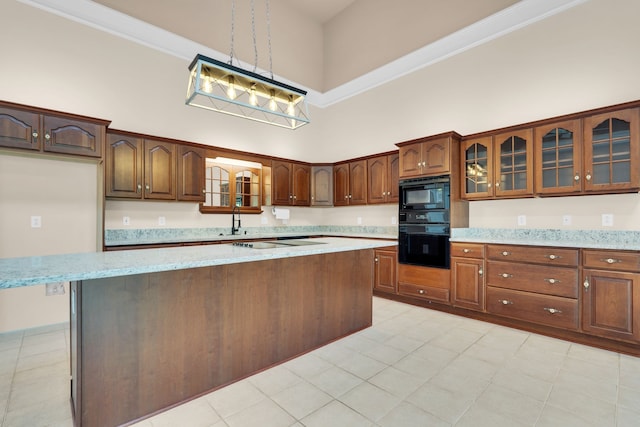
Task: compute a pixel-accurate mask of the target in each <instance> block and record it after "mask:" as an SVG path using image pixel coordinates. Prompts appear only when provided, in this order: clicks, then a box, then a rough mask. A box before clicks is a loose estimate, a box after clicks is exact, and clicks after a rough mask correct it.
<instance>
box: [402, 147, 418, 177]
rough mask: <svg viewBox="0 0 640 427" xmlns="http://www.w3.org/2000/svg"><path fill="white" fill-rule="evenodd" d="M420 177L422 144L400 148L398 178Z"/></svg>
mask: <svg viewBox="0 0 640 427" xmlns="http://www.w3.org/2000/svg"><path fill="white" fill-rule="evenodd" d="M420 175H422V144H421V143H415V144H410V145H405V146H404V147H400V178H412V177H415V176H420Z"/></svg>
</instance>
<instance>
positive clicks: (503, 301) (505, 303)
mask: <svg viewBox="0 0 640 427" xmlns="http://www.w3.org/2000/svg"><path fill="white" fill-rule="evenodd" d="M498 302H499V303H500V304H502V305H509V304H513V301H509V300H508V299H499V300H498Z"/></svg>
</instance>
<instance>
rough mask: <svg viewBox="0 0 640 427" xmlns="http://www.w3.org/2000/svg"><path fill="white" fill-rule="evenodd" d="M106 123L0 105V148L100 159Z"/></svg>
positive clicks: (11, 105) (86, 118)
mask: <svg viewBox="0 0 640 427" xmlns="http://www.w3.org/2000/svg"><path fill="white" fill-rule="evenodd" d="M107 124H108V122H107V121H104V120H97V119H91V118H88V117H80V116H73V115H70V114H63V113H60V115H56V114H55V113H54V112H48V111H44V110H36V109H28V108H27V107H22V106H14V104H8V103H0V147H8V148H20V149H25V150H30V151H39V152H45V153H57V154H67V155H76V156H85V157H97V158H100V157H102V150H103V148H102V146H103V145H104V139H105V130H106V126H107Z"/></svg>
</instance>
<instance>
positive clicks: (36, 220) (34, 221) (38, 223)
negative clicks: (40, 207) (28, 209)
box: [31, 215, 42, 228]
mask: <svg viewBox="0 0 640 427" xmlns="http://www.w3.org/2000/svg"><path fill="white" fill-rule="evenodd" d="M41 227H42V217H41V216H39V215H34V216H32V217H31V228H41Z"/></svg>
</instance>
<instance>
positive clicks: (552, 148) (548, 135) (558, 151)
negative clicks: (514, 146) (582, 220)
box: [534, 120, 584, 194]
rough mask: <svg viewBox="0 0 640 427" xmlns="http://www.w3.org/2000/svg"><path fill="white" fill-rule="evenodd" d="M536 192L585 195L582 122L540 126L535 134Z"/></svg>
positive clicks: (572, 121)
mask: <svg viewBox="0 0 640 427" xmlns="http://www.w3.org/2000/svg"><path fill="white" fill-rule="evenodd" d="M534 146H535V165H536V166H535V169H536V171H535V191H536V193H537V194H560V193H562V194H569V193H578V192H580V191H582V182H583V179H584V174H583V173H582V127H581V122H580V120H568V121H563V122H559V123H552V124H547V125H543V126H539V127H537V128H535V130H534Z"/></svg>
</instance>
